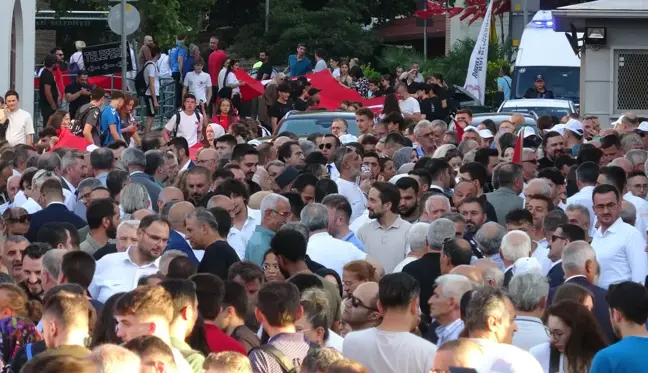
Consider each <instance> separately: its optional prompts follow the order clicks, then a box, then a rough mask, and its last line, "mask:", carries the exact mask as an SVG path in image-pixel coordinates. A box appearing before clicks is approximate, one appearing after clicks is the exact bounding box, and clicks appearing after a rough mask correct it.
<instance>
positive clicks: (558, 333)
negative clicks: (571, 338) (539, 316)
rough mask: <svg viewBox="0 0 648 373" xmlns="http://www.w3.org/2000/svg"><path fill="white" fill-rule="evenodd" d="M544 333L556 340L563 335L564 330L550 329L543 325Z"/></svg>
mask: <svg viewBox="0 0 648 373" xmlns="http://www.w3.org/2000/svg"><path fill="white" fill-rule="evenodd" d="M544 330H545V333H547V337H549V338H551V339H554V340H557V339H560V338H562V336H563V335H565V332H564V331H562V330H551V329H549V328H547V327H546V326H545V328H544Z"/></svg>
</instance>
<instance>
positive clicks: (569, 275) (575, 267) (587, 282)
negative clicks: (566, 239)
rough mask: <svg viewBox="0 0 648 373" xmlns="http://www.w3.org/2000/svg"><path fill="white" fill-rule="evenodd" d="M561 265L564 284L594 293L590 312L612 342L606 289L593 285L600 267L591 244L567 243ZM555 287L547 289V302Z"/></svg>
mask: <svg viewBox="0 0 648 373" xmlns="http://www.w3.org/2000/svg"><path fill="white" fill-rule="evenodd" d="M562 267H563V270H564V271H565V284H577V285H581V286H583V287H584V288H586V289H588V290H589V291H590V292H591V293H592V294H593V295H594V309H593V310H592V312H593V313H594V316H595V317H596V319H597V320H598V322H599V325H601V329H602V330H603V333H605V335H607V336H608V340H609V342H610V343H612V342H614V341H615V340H616V337H615V334H614V330H613V329H612V324H611V323H610V313H609V306H608V304H607V301H606V298H605V297H606V295H607V291H606V290H605V289H603V288H600V287H598V286H596V285H594V284H595V282H596V277H597V276H598V274H599V273H600V267H599V264H598V262H597V261H596V253H595V252H594V249H592V246H590V245H589V244H588V243H587V242H585V241H575V242H572V243H570V244H569V245H567V246H566V247H565V249H564V250H563V253H562ZM557 289H558V287H554V288H551V289H549V301H548V303H549V304H551V301H552V299H553V296H554V295H555V294H556V290H557Z"/></svg>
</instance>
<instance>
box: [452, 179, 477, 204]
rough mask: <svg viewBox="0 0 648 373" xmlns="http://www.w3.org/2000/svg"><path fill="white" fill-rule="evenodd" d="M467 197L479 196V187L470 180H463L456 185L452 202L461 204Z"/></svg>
mask: <svg viewBox="0 0 648 373" xmlns="http://www.w3.org/2000/svg"><path fill="white" fill-rule="evenodd" d="M467 197H477V187H476V186H475V184H473V183H472V182H470V181H462V182H460V183H459V184H457V185H456V186H455V189H454V194H453V195H452V203H453V204H454V205H455V206H459V205H460V204H461V201H463V200H464V199H466V198H467Z"/></svg>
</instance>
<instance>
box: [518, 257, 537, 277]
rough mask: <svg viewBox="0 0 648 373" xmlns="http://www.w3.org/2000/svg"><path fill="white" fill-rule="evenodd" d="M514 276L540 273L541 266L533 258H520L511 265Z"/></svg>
mask: <svg viewBox="0 0 648 373" xmlns="http://www.w3.org/2000/svg"><path fill="white" fill-rule="evenodd" d="M513 273H514V276H517V275H521V274H524V273H540V274H541V273H542V266H541V265H540V262H539V261H538V259H536V258H534V257H525V258H520V259H518V260H516V261H515V264H514V265H513Z"/></svg>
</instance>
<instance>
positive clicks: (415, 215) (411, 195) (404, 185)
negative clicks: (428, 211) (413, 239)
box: [396, 176, 421, 224]
mask: <svg viewBox="0 0 648 373" xmlns="http://www.w3.org/2000/svg"><path fill="white" fill-rule="evenodd" d="M396 187H397V188H398V190H399V191H400V203H399V205H398V212H399V213H400V216H401V218H403V220H406V221H408V222H410V223H412V224H414V223H416V222H417V221H418V219H419V217H420V215H421V211H420V209H419V204H418V201H419V184H418V182H417V181H416V180H414V178H411V177H407V176H406V177H402V178H400V179H398V181H396Z"/></svg>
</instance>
